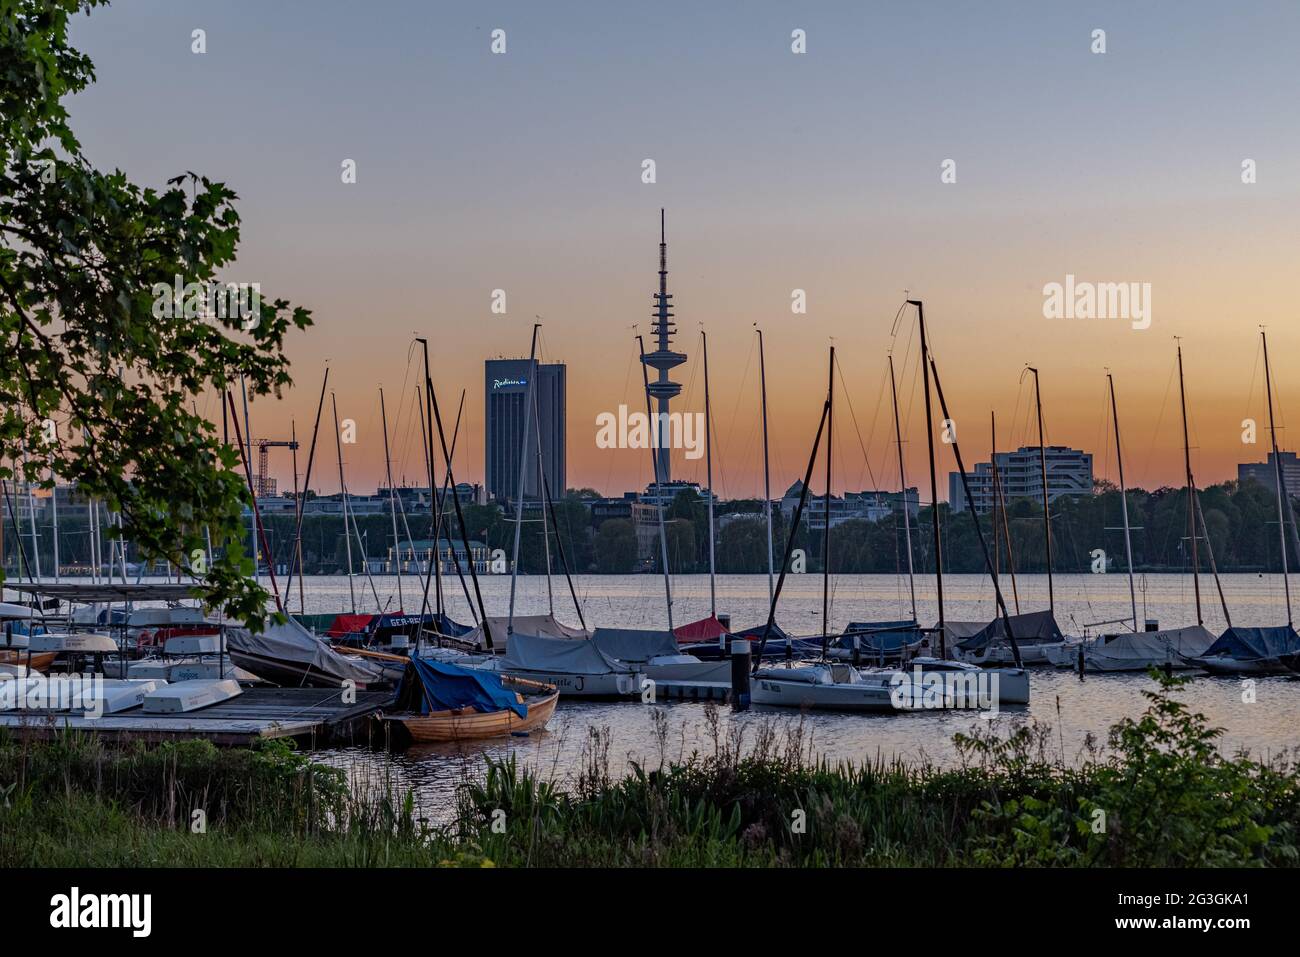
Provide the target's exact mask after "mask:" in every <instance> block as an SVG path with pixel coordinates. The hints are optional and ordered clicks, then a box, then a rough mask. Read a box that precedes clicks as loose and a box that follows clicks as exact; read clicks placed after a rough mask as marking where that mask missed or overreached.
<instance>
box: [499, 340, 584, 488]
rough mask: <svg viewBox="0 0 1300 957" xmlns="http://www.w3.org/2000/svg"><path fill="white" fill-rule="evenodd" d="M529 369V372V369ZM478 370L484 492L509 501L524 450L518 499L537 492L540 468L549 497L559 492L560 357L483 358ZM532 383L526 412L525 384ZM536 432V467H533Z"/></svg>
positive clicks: (562, 415)
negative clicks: (554, 359) (539, 359)
mask: <svg viewBox="0 0 1300 957" xmlns="http://www.w3.org/2000/svg"><path fill="white" fill-rule="evenodd" d="M534 370H535V373H534ZM483 372H484V404H483V405H484V409H485V415H484V433H485V434H484V442H483V455H484V475H485V484H486V486H487V494H488V497H489V498H494V499H498V500H502V501H511V502H513V501H515V500H516V497H517V495H518V490H519V456H520V454H521V453H522V454H524V455H525V456H526V461H525V463H524V464H525V470H524V490H523V494H524V500H525V501H540V500H541V498H542V482H541V474H542V473H543V472H544V473H545V476H546V484H547V487H548V488H549V489H550V492H551V498H553V499H558V498H560V497H561V496H562V495H564V490H565V484H564V483H565V481H566V480H567V476H566V474H565V468H564V457H565V430H564V421H565V415H566V412H567V407H566V406H567V402H566V392H565V366H564V363H562V362H549V363H542V362H537V363H534V362H532V361H531V360H529V359H488V360H487V361H486V362H484V364H483ZM530 388H531V389H532V402H533V403H534V405H533V406H532V410H531V414H530V413H529V389H530ZM526 415H527V416H528V420H527V421H528V436H527V441H528V448H527V449H526V450H525V449H524V424H525V421H526V420H525V416H526ZM539 436H540V439H541V447H542V462H541V464H542V469H541V472H539V470H538V467H537V465H538V463H537V442H538V438H539Z"/></svg>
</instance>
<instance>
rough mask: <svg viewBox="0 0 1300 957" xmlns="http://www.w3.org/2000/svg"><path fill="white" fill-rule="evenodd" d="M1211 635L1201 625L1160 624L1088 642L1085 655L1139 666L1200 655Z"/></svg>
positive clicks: (1116, 665)
mask: <svg viewBox="0 0 1300 957" xmlns="http://www.w3.org/2000/svg"><path fill="white" fill-rule="evenodd" d="M1215 640H1216V639H1215V636H1214V635H1213V634H1211V633H1210V631H1209V630H1208V629H1206V628H1204V627H1202V626H1201V625H1190V626H1188V627H1187V628H1164V629H1161V630H1160V631H1139V632H1136V633H1134V634H1123V635H1116V636H1115V637H1113V638H1111V639H1110V640H1109V641H1106V642H1098V643H1096V644H1093V645H1090V646H1088V649H1087V652H1086V654H1087V655H1088V657H1089V658H1099V659H1103V663H1105V664H1109V665H1112V666H1113V667H1115V668H1119V667H1121V666H1125V665H1127V666H1130V667H1132V668H1134V669H1141V668H1143V667H1145V666H1146V665H1147V664H1164V663H1165V662H1166V661H1175V660H1177V659H1178V658H1195V657H1196V656H1198V655H1203V654H1205V652H1206V651H1207V650H1208V649H1209V647H1210V645H1212V644H1214V642H1215Z"/></svg>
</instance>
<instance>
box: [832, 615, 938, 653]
mask: <svg viewBox="0 0 1300 957" xmlns="http://www.w3.org/2000/svg"><path fill="white" fill-rule="evenodd" d="M854 637H856V638H857V639H858V647H859V648H860V649H861V650H862V651H898V650H900V649H901V648H904V647H906V646H908V645H915V644H918V643H919V642H920V641H921V626H920V625H918V624H917V623H916V622H914V621H851V622H849V627H848V628H846V629H844V634H843V635H841V636H840V637H839V638H838V639H837V640H836V642H835V644H836V645H837V646H839V647H841V648H852V647H853V639H854Z"/></svg>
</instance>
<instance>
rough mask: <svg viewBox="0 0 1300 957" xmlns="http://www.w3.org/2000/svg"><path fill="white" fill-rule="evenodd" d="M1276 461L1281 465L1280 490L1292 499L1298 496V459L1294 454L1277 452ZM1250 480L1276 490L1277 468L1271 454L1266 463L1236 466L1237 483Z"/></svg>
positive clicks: (1299, 477)
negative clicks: (1284, 491)
mask: <svg viewBox="0 0 1300 957" xmlns="http://www.w3.org/2000/svg"><path fill="white" fill-rule="evenodd" d="M1278 460H1279V461H1280V462H1281V465H1282V488H1284V489H1285V490H1286V493H1287V495H1289V496H1291V497H1292V498H1295V497H1297V496H1300V459H1297V458H1296V454H1295V453H1294V452H1279V453H1278ZM1251 479H1254V480H1255V481H1256V482H1258V483H1259V484H1260V485H1263V486H1264V487H1265V488H1269V489H1276V488H1277V481H1276V479H1277V467H1276V465H1275V464H1274V461H1273V453H1272V452H1269V453H1268V460H1267V461H1264V462H1248V463H1243V464H1241V465H1238V466H1237V481H1238V482H1248V481H1250V480H1251Z"/></svg>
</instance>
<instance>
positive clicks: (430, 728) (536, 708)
mask: <svg viewBox="0 0 1300 957" xmlns="http://www.w3.org/2000/svg"><path fill="white" fill-rule="evenodd" d="M501 684H502V685H503V686H504V687H506V688H509V689H511V690H513V691H514V692H515V695H516V697H517V698H518V700H519V703H520V704H524V705H526V706H527V708H528V713H527V715H526V716H525V717H522V718H521V717H519V715H518V714H516V713H515V712H514V711H512V710H511V709H509V708H502V709H501V710H500V711H486V712H485V711H477V710H475V709H474V708H458V709H456V710H454V711H434V712H432V713H430V714H410V713H407V714H390V715H385V720H387V721H394V722H397V723H398V724H401V725H403V726H404V727H405V728H406V730H407V732H408V733H409V734H410V735H411V740H412V741H414V742H416V743H420V744H430V743H438V742H447V741H476V740H480V739H482V738H496V737H500V736H502V735H507V734H520V733H525V732H528V731H533V730H536V729H539V728H543V727H545V726H546V722H548V721H550V720H551V715H552V714H554V713H555V702H556V701H557V700H558V699H559V697H560V692H559V690H558V689H556V687H555V686H554V685H547V684H542V683H541V682H539V681H529V680H527V679H526V678H511V677H507V676H502V678H501Z"/></svg>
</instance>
